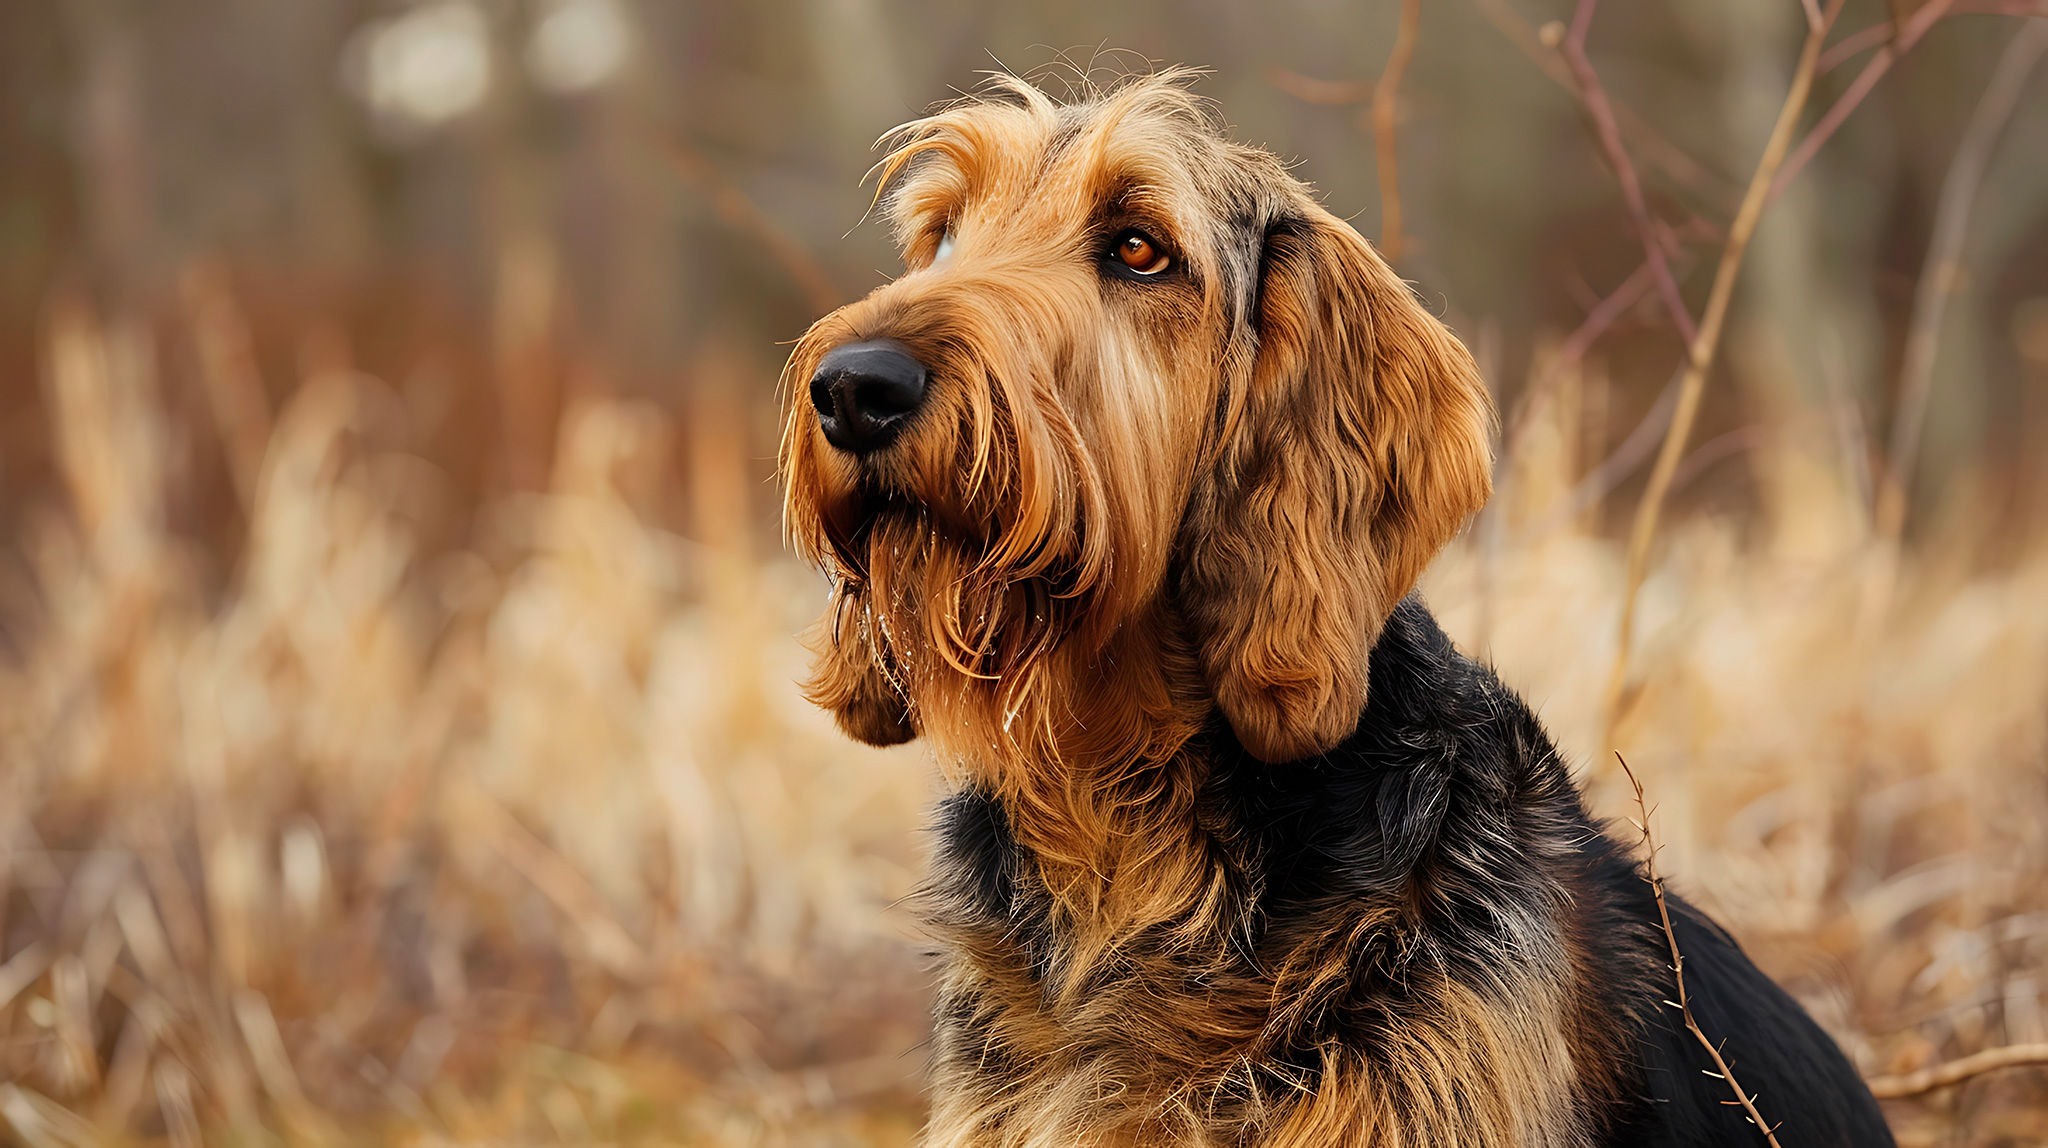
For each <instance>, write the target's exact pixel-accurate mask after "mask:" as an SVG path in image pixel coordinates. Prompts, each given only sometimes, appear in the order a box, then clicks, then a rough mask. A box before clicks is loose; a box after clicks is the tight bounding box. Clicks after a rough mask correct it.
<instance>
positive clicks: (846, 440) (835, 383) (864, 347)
mask: <svg viewBox="0 0 2048 1148" xmlns="http://www.w3.org/2000/svg"><path fill="white" fill-rule="evenodd" d="M923 401H924V364H922V363H920V362H918V361H917V360H916V359H914V358H912V357H911V356H910V348H908V347H906V346H904V345H903V344H901V343H899V342H897V341H896V340H894V339H869V340H868V341H866V342H864V343H848V344H846V345H845V346H843V347H834V348H833V349H832V350H830V351H828V352H826V354H825V357H824V358H823V359H822V360H820V361H819V363H818V370H817V373H816V374H813V375H812V376H811V405H812V406H814V407H816V408H818V427H819V429H821V430H823V431H824V432H825V439H826V441H827V442H830V443H831V444H832V445H833V446H836V447H838V448H839V449H840V450H844V451H852V452H853V453H854V454H866V453H868V452H869V451H872V450H880V449H882V448H883V447H885V446H888V445H889V443H890V441H891V440H893V439H894V438H895V437H896V435H897V433H898V432H900V431H901V430H902V429H903V427H904V425H905V424H907V423H908V422H909V421H910V416H911V414H912V412H914V411H916V410H917V407H918V404H919V403H922V402H923Z"/></svg>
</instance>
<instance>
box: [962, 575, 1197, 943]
mask: <svg viewBox="0 0 2048 1148" xmlns="http://www.w3.org/2000/svg"><path fill="white" fill-rule="evenodd" d="M1048 669H1049V673H1048V675H1047V679H1046V683H1045V685H1044V686H1043V687H1042V691H1041V692H1042V693H1043V695H1044V696H1045V698H1046V699H1047V700H1045V701H1044V702H1041V703H1039V704H1037V705H1032V706H1028V707H1026V708H1025V710H1024V711H1023V715H1022V716H1021V718H1020V719H1019V720H1018V721H1017V722H1016V723H1014V725H1013V727H1012V730H1011V731H1010V732H1011V733H1012V736H1011V737H1009V738H1008V739H1007V740H1006V742H1005V743H1004V744H996V745H990V744H987V743H983V744H981V745H972V746H971V745H961V746H946V745H944V744H943V742H942V743H941V754H942V758H946V757H950V758H951V759H952V761H953V764H954V769H953V770H952V771H951V772H953V773H954V774H955V781H956V782H957V783H959V784H960V785H961V787H962V788H965V789H968V790H971V791H974V792H976V793H979V794H983V795H986V796H988V797H990V798H993V799H994V800H995V802H996V803H997V805H999V806H1000V808H1001V810H1002V813H1003V818H1004V821H1005V831H1006V833H1007V834H1008V835H1009V836H1010V837H1012V838H1013V839H1014V841H1015V843H1016V845H1017V846H1019V847H1020V850H1021V852H1022V854H1023V855H1024V856H1027V857H1029V858H1030V867H1031V868H1032V869H1033V870H1034V873H1033V874H1031V875H1030V876H1029V877H1026V878H1025V879H1027V880H1032V879H1034V878H1035V881H1034V883H1042V884H1043V886H1044V888H1045V890H1046V893H1047V894H1048V895H1049V896H1050V897H1051V899H1052V902H1053V904H1054V905H1055V906H1057V907H1058V910H1059V914H1058V915H1059V916H1060V917H1061V918H1062V919H1063V922H1064V924H1065V925H1066V926H1067V928H1068V929H1070V930H1071V931H1072V932H1073V934H1074V935H1075V937H1076V939H1077V940H1082V942H1083V943H1084V944H1085V943H1090V942H1088V941H1087V940H1086V938H1095V939H1096V940H1097V941H1099V942H1100V943H1102V944H1114V943H1115V941H1114V938H1115V937H1117V936H1120V935H1128V934H1130V933H1133V932H1135V931H1139V930H1142V929H1145V928H1148V927H1152V926H1156V925H1159V924H1161V923H1164V922H1167V921H1171V920H1186V919H1192V918H1193V917H1194V916H1197V915H1199V913H1198V910H1199V909H1200V907H1201V903H1202V902H1203V901H1204V900H1205V899H1207V898H1213V897H1214V896H1215V889H1214V887H1213V886H1214V885H1215V883H1216V882H1217V881H1218V880H1219V879H1221V875H1220V873H1219V855H1218V851H1217V849H1216V845H1215V842H1214V841H1213V840H1212V839H1211V838H1212V836H1213V835H1212V834H1211V832H1210V829H1209V827H1207V826H1205V817H1204V815H1203V813H1202V811H1201V809H1200V808H1199V803H1200V797H1201V792H1202V789H1203V787H1204V783H1205V781H1206V778H1207V774H1208V769H1209V760H1210V753H1209V748H1210V746H1211V744H1212V743H1213V740H1214V738H1215V736H1216V731H1217V727H1218V724H1219V723H1217V722H1216V721H1215V720H1214V717H1213V715H1214V712H1215V706H1214V703H1213V701H1212V700H1211V699H1210V697H1209V694H1208V691H1207V687H1206V686H1205V685H1204V684H1203V682H1202V679H1201V669H1200V666H1199V664H1198V662H1197V660H1196V657H1195V654H1194V647H1193V643H1192V642H1191V641H1190V640H1189V639H1188V637H1187V635H1186V631H1185V626H1184V623H1183V622H1182V621H1181V619H1180V618H1179V616H1178V614H1177V612H1176V611H1175V610H1174V608H1173V606H1172V604H1171V603H1170V602H1168V601H1165V600H1163V599H1162V600H1160V601H1158V602H1156V603H1154V604H1153V605H1152V606H1150V607H1148V608H1147V609H1145V610H1144V611H1141V612H1140V614H1139V615H1138V616H1137V617H1135V618H1133V619H1131V620H1130V621H1128V622H1127V623H1126V624H1124V625H1123V626H1120V627H1119V628H1118V629H1117V631H1116V632H1115V633H1114V634H1112V635H1111V636H1110V638H1109V640H1108V641H1107V642H1106V643H1105V644H1103V645H1102V646H1101V647H1100V648H1099V649H1098V650H1095V651H1093V652H1089V653H1086V654H1081V653H1073V652H1066V651H1061V652H1056V653H1055V654H1054V655H1053V656H1052V659H1051V662H1050V665H1049V667H1048ZM1225 736H1226V737H1227V734H1225ZM1233 744H1234V743H1233ZM1226 867H1227V866H1226Z"/></svg>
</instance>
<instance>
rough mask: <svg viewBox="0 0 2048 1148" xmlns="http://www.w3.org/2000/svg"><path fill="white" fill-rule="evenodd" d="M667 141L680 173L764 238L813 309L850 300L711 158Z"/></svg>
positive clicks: (721, 213)
mask: <svg viewBox="0 0 2048 1148" xmlns="http://www.w3.org/2000/svg"><path fill="white" fill-rule="evenodd" d="M667 143H668V149H667V150H668V156H669V159H670V160H672V161H673V162H674V163H675V166H676V172H677V174H679V175H681V176H682V177H683V178H684V179H686V180H688V181H690V182H691V183H694V184H696V185H698V186H699V187H701V188H703V189H704V190H705V191H707V192H709V193H710V195H711V206H712V209H713V210H714V211H716V212H717V213H718V217H719V218H720V219H722V220H724V221H725V222H726V223H728V224H730V225H731V226H733V227H736V228H739V229H740V230H741V231H744V232H747V233H748V234H750V235H752V236H753V237H754V238H755V239H757V240H760V242H761V244H762V246H764V247H766V248H767V249H768V254H769V255H771V256H773V257H774V258H775V261H776V262H778V263H780V264H782V269H783V270H784V271H786V272H788V274H789V277H790V278H791V279H793V280H795V281H796V285H797V287H798V289H799V290H801V291H802V292H803V293H804V301H805V302H806V303H809V304H810V306H811V309H812V310H814V311H816V312H818V313H819V314H820V315H822V314H824V313H825V312H827V311H830V310H832V309H833V308H835V307H837V306H839V304H841V303H843V302H845V301H846V296H845V294H844V293H842V292H841V291H840V290H839V287H838V286H837V285H836V284H834V283H833V282H832V277H831V275H829V274H827V273H826V271H825V267H824V265H823V264H821V263H819V262H818V260H817V259H816V258H814V257H813V256H812V255H811V253H810V252H809V251H806V250H805V249H804V245H803V244H802V243H801V242H800V241H798V240H797V238H796V237H795V236H793V235H791V234H790V233H789V232H788V231H787V230H786V229H784V228H783V226H782V225H781V224H779V223H777V222H776V221H775V218H774V217H773V216H771V215H769V214H768V213H767V212H765V211H763V210H761V207H760V205H759V204H756V203H755V202H754V201H753V200H752V199H749V198H748V197H747V194H746V193H745V192H743V191H741V190H740V189H739V188H738V187H736V186H734V185H733V183H732V181H731V180H728V179H726V178H725V176H723V175H721V174H720V173H719V171H718V169H717V168H715V167H713V166H712V164H711V161H710V160H708V159H706V158H704V156H703V155H701V154H699V153H698V152H697V151H696V150H695V149H693V148H691V147H689V146H687V145H685V144H683V143H681V142H678V141H675V140H669V141H667Z"/></svg>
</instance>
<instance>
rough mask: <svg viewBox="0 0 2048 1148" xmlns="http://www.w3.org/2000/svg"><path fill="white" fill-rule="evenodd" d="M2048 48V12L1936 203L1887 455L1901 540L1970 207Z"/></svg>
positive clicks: (1883, 503)
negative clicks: (2007, 122)
mask: <svg viewBox="0 0 2048 1148" xmlns="http://www.w3.org/2000/svg"><path fill="white" fill-rule="evenodd" d="M2043 51H2048V20H2040V19H2035V20H2028V21H2026V24H2025V26H2024V27H2023V28H2021V29H2020V34H2019V35H2017V36H2015V37H2013V39H2012V40H2011V41H2010V42H2009V43H2007V44H2006V46H2005V51H2004V52H2003V53H2002V54H2000V56H1999V57H1998V65H1997V66H1996V67H1995V68H1994V69H1993V70H1992V73H1991V82H1990V83H1988V84H1986V85H1985V87H1984V95H1983V96H1982V97H1981V98H1979V100H1978V101H1977V110H1976V111H1974V112H1972V113H1971V114H1970V122H1969V126H1967V127H1965V128H1964V129H1963V138H1962V142H1961V143H1959V144H1957V145H1956V154H1955V158H1954V159H1952V160H1950V161H1949V165H1948V174H1946V175H1945V176H1943V177H1942V181H1941V196H1940V198H1939V199H1938V200H1937V201H1936V206H1935V210H1934V236H1933V238H1932V240H1930V241H1929V243H1928V245H1927V261H1926V263H1925V264H1924V265H1923V266H1922V267H1921V269H1920V281H1919V283H1918V284H1916V285H1915V286H1914V289H1913V317H1912V319H1911V321H1910V322H1909V325H1908V326H1907V328H1906V350H1905V356H1904V361H1903V362H1902V363H1901V365H1900V367H1899V397H1898V399H1897V402H1896V403H1895V405H1894V407H1893V415H1892V441H1891V449H1890V451H1889V453H1888V454H1887V456H1886V459H1885V468H1884V475H1883V479H1882V482H1881V483H1880V485H1879V488H1878V496H1877V529H1878V536H1879V537H1880V538H1881V539H1883V541H1884V542H1886V543H1887V544H1890V545H1893V546H1896V545H1897V544H1898V541H1899V535H1900V533H1901V532H1902V531H1903V530H1904V529H1905V522H1906V490H1907V487H1908V485H1909V484H1910V483H1911V482H1912V478H1913V465H1914V462H1915V460H1916V458H1917V456H1918V455H1919V452H1920V428H1921V426H1922V425H1923V424H1924V423H1925V422H1926V420H1927V399H1928V396H1929V394H1931V393H1932V391H1933V389H1934V351H1935V346H1936V343H1937V341H1938V339H1939V337H1940V334H1941V320H1942V316H1943V315H1944V314H1945V313H1946V312H1947V310H1948V300H1949V297H1950V296H1951V295H1953V294H1955V290H1956V286H1957V284H1958V282H1959V281H1960V280H1961V279H1962V271H1963V268H1962V254H1963V239H1964V237H1965V236H1966V235H1967V234H1968V232H1969V228H1970V209H1971V207H1972V206H1973V205H1974V204H1975V203H1976V200H1977V187H1978V185H1979V184H1980V183H1982V182H1983V179H1984V169H1985V168H1986V167H1987V166H1988V165H1989V164H1990V162H1991V155H1992V152H1993V151H1994V150H1995V149H1996V147H1997V144H1998V137H1999V136H2000V135H2001V134H2003V132H2004V131H2005V124H2006V121H2007V120H2009V119H2011V118H2012V111H2013V108H2014V107H2015V106H2017V105H2018V104H2019V99H2020V93H2021V91H2022V90H2024V89H2025V88H2026V86H2027V78H2028V77H2029V76H2030V75H2031V74H2032V73H2033V70H2034V65H2035V64H2036V63H2038V62H2039V61H2040V59H2041V53H2042V52H2043Z"/></svg>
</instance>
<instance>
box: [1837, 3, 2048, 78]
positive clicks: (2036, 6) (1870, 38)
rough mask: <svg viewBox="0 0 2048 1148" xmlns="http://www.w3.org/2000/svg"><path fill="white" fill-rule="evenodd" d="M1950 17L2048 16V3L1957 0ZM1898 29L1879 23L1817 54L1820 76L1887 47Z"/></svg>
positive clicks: (1892, 25)
mask: <svg viewBox="0 0 2048 1148" xmlns="http://www.w3.org/2000/svg"><path fill="white" fill-rule="evenodd" d="M1948 14H1949V15H1951V16H2048V0H1956V2H1955V3H1954V4H1951V5H1949V6H1948ZM1898 30H1899V26H1898V25H1897V24H1894V23H1892V22H1891V21H1890V20H1880V21H1878V22H1877V23H1875V24H1872V25H1871V26H1870V27H1868V28H1865V29H1863V30H1862V31H1860V32H1851V33H1849V34H1848V35H1846V36H1844V37H1842V38H1841V39H1839V40H1837V41H1835V42H1834V43H1833V44H1830V45H1828V50H1827V51H1825V52H1822V53H1821V54H1820V74H1821V75H1823V76H1825V75H1827V74H1828V73H1829V72H1832V71H1834V70H1835V69H1836V68H1839V67H1841V66H1842V65H1843V64H1845V63H1847V62H1848V61H1849V60H1851V59H1853V58H1854V57H1856V56H1858V55H1860V54H1862V53H1864V52H1867V51H1869V50H1870V49H1872V48H1875V47H1877V46H1878V45H1879V44H1888V43H1890V42H1891V39H1892V37H1893V36H1894V35H1896V34H1897V32H1898Z"/></svg>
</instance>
